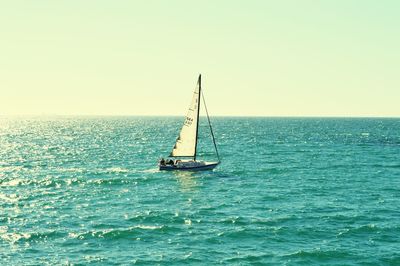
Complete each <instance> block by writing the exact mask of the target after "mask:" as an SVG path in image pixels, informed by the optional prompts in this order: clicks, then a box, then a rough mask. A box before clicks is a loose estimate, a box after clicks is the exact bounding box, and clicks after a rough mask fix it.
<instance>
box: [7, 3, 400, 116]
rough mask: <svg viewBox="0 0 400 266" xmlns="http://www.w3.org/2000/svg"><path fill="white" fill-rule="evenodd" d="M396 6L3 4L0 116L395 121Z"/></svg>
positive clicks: (399, 82)
mask: <svg viewBox="0 0 400 266" xmlns="http://www.w3.org/2000/svg"><path fill="white" fill-rule="evenodd" d="M398 10H400V2H398V1H383V2H377V1H354V0H353V1H352V0H350V1H310V0H309V1H247V2H243V1H201V2H195V1H177V0H174V1H127V0H124V1H120V0H117V1H94V0H89V1H77V0H72V1H64V2H56V1H50V0H44V1H20V0H16V1H6V2H5V3H3V4H2V8H1V9H0V32H1V42H0V115H1V114H3V115H15V114H17V115H18V114H29V115H41V114H43V115H53V114H56V115H57V114H58V115H80V114H82V115H184V114H185V112H186V108H187V106H188V104H189V101H190V99H191V93H192V91H193V89H194V86H195V84H196V80H197V75H198V74H199V73H202V74H203V88H204V92H205V96H206V99H207V105H208V107H209V111H210V112H211V114H212V115H228V116H236V115H261V116H400V108H399V107H398V106H399V104H398V101H399V99H400V89H399V88H400V77H399V75H398V73H399V70H400V50H399V47H400V20H399V18H398Z"/></svg>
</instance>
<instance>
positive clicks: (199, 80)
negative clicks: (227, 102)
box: [193, 74, 201, 161]
mask: <svg viewBox="0 0 400 266" xmlns="http://www.w3.org/2000/svg"><path fill="white" fill-rule="evenodd" d="M197 83H198V84H199V98H198V100H197V101H198V103H197V105H198V106H197V125H196V143H195V145H194V156H193V161H196V155H197V138H198V136H199V115H200V98H201V74H200V75H199V79H198V81H197Z"/></svg>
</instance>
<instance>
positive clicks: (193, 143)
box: [159, 74, 220, 171]
mask: <svg viewBox="0 0 400 266" xmlns="http://www.w3.org/2000/svg"><path fill="white" fill-rule="evenodd" d="M201 96H203V97H201ZM201 99H203V103H204V109H205V110H206V114H207V121H208V125H209V127H210V133H211V137H212V140H213V143H214V149H215V153H216V155H217V158H218V161H217V162H206V161H199V160H196V159H197V142H198V141H197V140H198V135H199V115H200V100H201ZM219 163H220V159H219V154H218V149H217V144H216V142H215V138H214V132H213V130H212V126H211V122H210V117H209V116H208V111H207V106H206V102H205V100H204V95H203V92H202V90H201V74H200V75H199V78H198V80H197V85H196V89H195V90H194V93H193V97H192V101H191V103H190V106H189V110H188V112H187V115H186V118H185V121H184V123H183V126H182V129H181V131H180V133H179V136H178V138H177V139H176V142H175V145H174V147H173V148H172V151H171V154H170V155H169V159H167V160H165V159H164V158H162V159H161V160H160V161H159V167H160V170H186V171H199V170H211V169H214V168H215V167H216V166H217V165H218V164H219Z"/></svg>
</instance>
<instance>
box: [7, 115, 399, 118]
mask: <svg viewBox="0 0 400 266" xmlns="http://www.w3.org/2000/svg"><path fill="white" fill-rule="evenodd" d="M0 117H185V115H175V114H170V115H162V114H161V115H152V114H141V115H135V114H0ZM200 117H205V115H200ZM210 117H220V118H224V117H226V118H400V116H384V115H348V116H344V115H211V116H210Z"/></svg>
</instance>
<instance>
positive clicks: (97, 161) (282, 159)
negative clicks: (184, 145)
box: [0, 117, 400, 265]
mask: <svg viewBox="0 0 400 266" xmlns="http://www.w3.org/2000/svg"><path fill="white" fill-rule="evenodd" d="M182 121H183V119H182V118H180V117H167V118H165V117H158V118H157V117H115V118H113V117H111V118H110V117H108V118H107V117H13V118H12V117H1V118H0V265H46V264H47V265H54V264H64V265H91V264H93V265H133V264H138V265H172V264H174V265H188V264H195V265H214V264H217V265H218V264H222V265H257V264H258V265H261V264H278V265H400V209H399V207H400V119H389V118H387V119H372V118H371V119H361V118H354V119H351V118H348V119H336V118H329V119H327V118H325V119H324V118H214V119H213V120H212V121H213V125H214V130H215V135H216V139H217V143H218V147H219V150H220V154H221V157H222V164H221V165H219V166H218V168H216V169H215V170H214V171H205V172H196V173H190V172H160V171H158V170H157V160H158V159H159V158H160V157H161V156H167V155H168V154H169V152H170V149H171V148H172V146H173V144H174V141H175V138H176V136H177V134H178V131H179V129H180V126H181V124H182ZM206 130H207V127H206V125H204V124H202V125H201V132H202V134H201V138H200V147H199V149H200V155H201V156H202V157H203V158H206V159H210V160H212V159H213V158H214V155H213V153H212V145H210V144H211V141H210V139H209V137H208V135H207V134H206V133H207V131H206Z"/></svg>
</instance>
